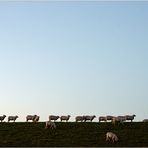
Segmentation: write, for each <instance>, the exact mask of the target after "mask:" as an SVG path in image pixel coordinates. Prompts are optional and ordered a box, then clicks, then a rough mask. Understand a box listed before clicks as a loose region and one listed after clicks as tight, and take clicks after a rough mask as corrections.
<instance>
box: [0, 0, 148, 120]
mask: <svg viewBox="0 0 148 148" xmlns="http://www.w3.org/2000/svg"><path fill="white" fill-rule="evenodd" d="M147 88H148V2H78V1H77V2H76V1H75V2H68V1H67V2H66V1H65V2H64V1H63V2H2V1H1V2H0V101H1V107H0V114H1V115H3V114H6V115H7V116H8V115H18V116H19V118H18V119H17V121H25V117H26V115H27V114H38V115H40V117H41V119H40V120H41V121H44V120H48V116H49V115H51V114H55V115H67V114H70V115H71V116H72V118H71V120H73V118H74V117H75V116H76V115H83V114H88V115H93V114H95V115H96V116H97V119H96V121H98V117H99V116H101V115H107V114H110V115H125V114H136V118H135V120H137V121H139V120H143V119H144V118H148V107H147V106H148V90H147Z"/></svg>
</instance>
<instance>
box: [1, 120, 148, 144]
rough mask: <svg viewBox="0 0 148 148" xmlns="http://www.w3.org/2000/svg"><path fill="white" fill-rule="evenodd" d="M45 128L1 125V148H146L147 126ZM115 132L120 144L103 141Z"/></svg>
mask: <svg viewBox="0 0 148 148" xmlns="http://www.w3.org/2000/svg"><path fill="white" fill-rule="evenodd" d="M56 125H57V129H55V130H51V129H45V128H44V127H45V123H43V122H39V123H25V122H24V123H0V146H42V147H43V146H64V147H65V146H83V147H86V146H88V147H93V146H95V147H99V146H118V147H119V146H140V147H141V146H142V147H148V124H147V123H142V122H141V123H137V122H134V123H124V125H118V126H113V125H112V124H111V123H95V122H93V123H88V122H87V123H75V122H69V123H60V122H57V123H56ZM108 131H112V132H115V133H116V134H117V135H118V137H119V142H117V143H112V142H106V141H105V133H106V132H108Z"/></svg>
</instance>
